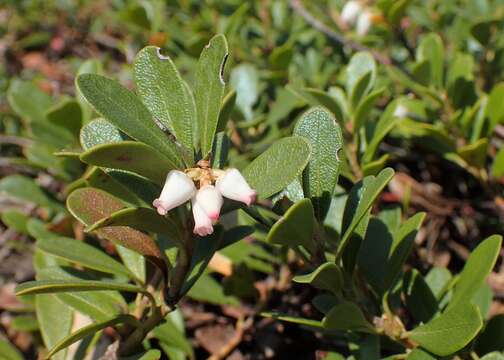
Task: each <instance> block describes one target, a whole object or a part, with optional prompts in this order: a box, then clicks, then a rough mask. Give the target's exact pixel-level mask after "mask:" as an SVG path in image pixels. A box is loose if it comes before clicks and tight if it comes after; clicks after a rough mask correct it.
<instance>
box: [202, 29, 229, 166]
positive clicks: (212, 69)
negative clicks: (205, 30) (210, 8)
mask: <svg viewBox="0 0 504 360" xmlns="http://www.w3.org/2000/svg"><path fill="white" fill-rule="evenodd" d="M227 57H228V44H227V41H226V38H225V37H224V35H216V36H214V37H213V38H212V39H211V40H210V42H209V43H208V45H206V46H205V48H204V49H203V51H202V52H201V55H200V58H199V61H198V66H197V71H196V84H195V88H194V100H195V102H196V114H197V119H198V132H199V136H200V144H201V153H202V155H203V157H206V156H207V155H208V153H209V152H210V151H211V150H212V144H213V140H214V136H215V132H216V130H217V123H218V121H219V111H220V108H221V105H222V98H223V96H224V86H225V83H224V65H225V64H226V59H227Z"/></svg>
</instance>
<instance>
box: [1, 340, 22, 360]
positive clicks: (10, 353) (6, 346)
mask: <svg viewBox="0 0 504 360" xmlns="http://www.w3.org/2000/svg"><path fill="white" fill-rule="evenodd" d="M0 354H2V356H3V357H4V360H23V355H21V352H19V350H18V349H16V347H15V346H14V345H12V344H11V343H10V342H8V341H7V340H5V339H3V338H0Z"/></svg>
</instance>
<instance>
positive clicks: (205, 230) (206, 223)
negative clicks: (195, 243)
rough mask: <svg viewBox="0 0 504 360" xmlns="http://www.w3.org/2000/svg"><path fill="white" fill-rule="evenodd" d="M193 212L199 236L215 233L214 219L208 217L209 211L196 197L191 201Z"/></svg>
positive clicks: (195, 228)
mask: <svg viewBox="0 0 504 360" xmlns="http://www.w3.org/2000/svg"><path fill="white" fill-rule="evenodd" d="M191 204H192V212H193V217H194V231H193V232H194V233H195V234H197V235H199V236H207V235H210V234H212V233H213V226H212V220H211V219H210V218H209V217H208V215H207V213H206V212H205V210H203V208H202V207H201V205H200V204H199V203H198V200H197V199H196V198H193V199H192V201H191Z"/></svg>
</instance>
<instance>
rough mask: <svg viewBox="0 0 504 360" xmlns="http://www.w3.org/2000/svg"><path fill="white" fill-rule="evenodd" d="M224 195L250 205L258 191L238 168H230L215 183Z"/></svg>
mask: <svg viewBox="0 0 504 360" xmlns="http://www.w3.org/2000/svg"><path fill="white" fill-rule="evenodd" d="M215 186H216V187H217V189H218V190H219V191H220V193H221V194H222V196H224V197H226V198H228V199H231V200H236V201H240V202H242V203H245V204H246V205H247V206H250V204H252V203H253V202H254V201H255V200H256V196H257V194H256V192H255V191H254V190H253V189H252V188H251V187H250V186H249V184H248V183H247V180H245V178H244V177H243V175H242V174H241V173H240V172H239V171H238V170H237V169H228V170H226V172H225V173H224V175H222V176H221V177H220V178H219V179H217V182H216V183H215Z"/></svg>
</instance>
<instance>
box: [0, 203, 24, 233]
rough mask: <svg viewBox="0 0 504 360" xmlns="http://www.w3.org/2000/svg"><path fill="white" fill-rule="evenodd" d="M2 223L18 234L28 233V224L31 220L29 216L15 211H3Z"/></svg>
mask: <svg viewBox="0 0 504 360" xmlns="http://www.w3.org/2000/svg"><path fill="white" fill-rule="evenodd" d="M1 216H2V222H3V223H4V224H5V225H7V227H9V228H11V229H13V230H15V231H16V232H18V233H21V234H26V233H28V229H27V227H26V226H27V223H28V220H29V219H30V218H29V217H28V216H27V215H25V214H23V213H22V212H20V211H18V210H15V209H7V210H3V211H2V214H1Z"/></svg>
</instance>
